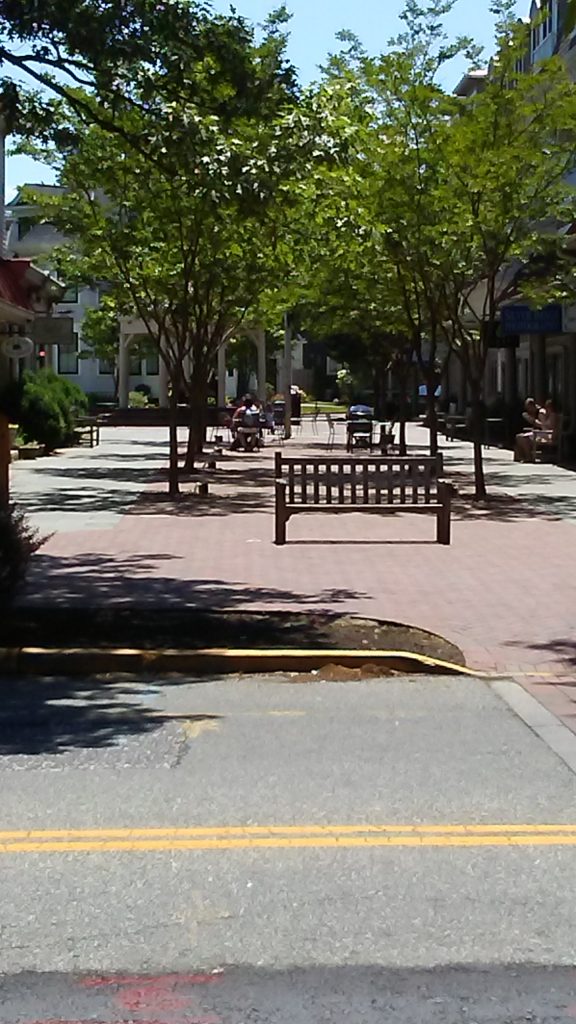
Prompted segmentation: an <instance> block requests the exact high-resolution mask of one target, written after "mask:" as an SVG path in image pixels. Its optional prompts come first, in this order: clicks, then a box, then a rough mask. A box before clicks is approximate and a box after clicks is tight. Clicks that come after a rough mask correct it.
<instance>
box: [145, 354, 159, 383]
mask: <svg viewBox="0 0 576 1024" xmlns="http://www.w3.org/2000/svg"><path fill="white" fill-rule="evenodd" d="M146 373H147V375H148V376H149V377H157V376H158V374H159V373H160V357H159V355H158V353H157V352H147V353H146Z"/></svg>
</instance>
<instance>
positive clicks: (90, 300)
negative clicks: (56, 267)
mask: <svg viewBox="0 0 576 1024" xmlns="http://www.w3.org/2000/svg"><path fill="white" fill-rule="evenodd" d="M24 189H26V190H27V189H33V190H34V191H35V192H37V193H40V194H45V195H55V194H58V193H59V192H61V191H62V188H61V186H58V185H25V186H23V187H22V189H21V190H20V191H19V192H18V193H17V195H16V196H15V198H14V199H12V200H11V202H9V203H8V204H7V206H6V228H7V250H8V253H9V255H11V256H17V257H24V258H27V259H34V260H41V261H42V263H44V264H45V265H50V255H51V253H52V252H53V251H54V249H55V248H56V247H57V246H59V245H63V244H64V243H65V241H66V239H65V238H64V237H63V236H62V235H61V234H60V233H59V232H58V231H57V230H56V228H55V227H54V225H53V224H50V223H49V222H48V221H44V220H42V219H41V218H40V215H39V211H38V207H37V206H36V205H34V204H31V203H29V202H27V201H26V200H25V199H24V198H23V192H24ZM99 303H100V289H99V288H98V287H81V288H78V287H77V286H76V285H71V286H70V287H69V288H68V289H67V290H66V292H65V294H64V297H63V299H62V301H61V302H59V303H57V305H56V306H55V307H54V314H53V315H54V317H55V318H58V317H60V318H62V317H66V318H69V319H71V321H72V324H71V328H72V329H71V331H68V332H67V337H68V340H66V341H60V342H59V343H58V344H54V345H47V346H45V348H46V352H47V357H48V358H49V360H50V364H51V366H52V369H53V370H54V371H55V372H56V373H58V374H60V375H62V376H65V377H67V378H69V379H70V380H73V381H74V382H75V383H76V384H78V385H79V386H80V387H81V388H82V390H83V391H85V392H86V393H87V394H92V395H94V396H98V397H99V398H100V399H101V400H103V401H112V400H113V399H114V394H115V390H116V382H115V377H114V367H113V365H111V364H110V363H109V362H106V361H104V360H101V359H94V358H92V357H91V356H87V355H85V356H82V352H86V346H85V345H84V343H83V338H82V325H83V322H84V317H85V315H86V311H87V310H88V309H94V308H97V307H98V305H99ZM37 340H38V342H39V343H40V344H41V343H42V338H41V335H40V334H37ZM129 373H130V377H129V389H130V390H132V391H133V390H134V389H135V388H136V387H137V386H138V385H139V384H145V385H147V386H148V387H149V388H150V393H151V395H152V396H153V397H154V398H157V397H158V386H159V365H158V355H157V354H155V353H153V352H151V353H150V354H149V355H147V356H146V357H144V358H141V357H140V356H136V355H131V356H130V361H129Z"/></svg>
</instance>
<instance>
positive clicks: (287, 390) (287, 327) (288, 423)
mask: <svg viewBox="0 0 576 1024" xmlns="http://www.w3.org/2000/svg"><path fill="white" fill-rule="evenodd" d="M291 388H292V324H291V321H290V314H289V313H285V314H284V437H286V438H290V437H292V390H291Z"/></svg>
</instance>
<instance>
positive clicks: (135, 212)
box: [46, 16, 321, 493]
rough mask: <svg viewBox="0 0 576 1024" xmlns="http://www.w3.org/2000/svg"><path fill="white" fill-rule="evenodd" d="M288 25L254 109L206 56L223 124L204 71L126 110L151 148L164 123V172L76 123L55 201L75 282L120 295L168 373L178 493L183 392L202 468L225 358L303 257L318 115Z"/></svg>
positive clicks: (261, 64)
mask: <svg viewBox="0 0 576 1024" xmlns="http://www.w3.org/2000/svg"><path fill="white" fill-rule="evenodd" d="M219 24H220V21H219V19H216V27H218V25H219ZM282 24H283V17H281V16H278V17H277V18H274V19H272V21H271V22H270V23H269V24H268V25H267V26H266V29H265V35H264V38H263V40H262V41H260V42H259V41H258V40H256V38H255V36H250V40H249V42H244V43H243V45H244V46H245V49H246V53H245V55H244V64H245V66H246V67H247V68H251V75H250V76H249V79H250V81H249V85H250V89H249V90H248V92H247V96H246V102H245V103H242V102H241V101H240V98H239V96H238V95H237V93H236V92H232V91H231V89H230V80H229V75H228V72H227V73H226V74H224V75H223V77H222V79H220V77H219V68H218V66H217V65H216V66H214V64H213V62H211V61H210V60H209V59H208V57H209V54H207V55H206V61H205V66H204V70H203V74H204V77H205V79H206V81H205V83H204V84H205V89H206V91H207V92H208V89H209V87H210V89H209V91H210V95H211V96H212V95H213V94H215V93H218V92H219V91H220V92H221V93H222V96H221V107H222V109H221V111H220V112H219V114H216V113H212V114H208V113H207V112H206V110H205V109H204V107H203V105H200V106H199V104H198V103H197V102H196V95H197V92H198V88H197V86H198V81H199V78H200V72H199V71H198V72H197V74H196V77H195V80H194V83H193V87H191V92H190V93H188V92H187V89H186V85H187V83H186V81H184V82H182V79H181V68H180V67H179V65H177V66H176V68H175V70H174V75H175V77H176V78H177V80H178V83H179V90H180V93H179V96H178V98H177V99H176V98H172V97H173V95H174V93H173V90H174V88H175V85H174V82H173V81H172V79H168V80H166V78H165V77H164V75H163V73H162V75H160V76H159V77H157V79H156V78H155V76H154V75H153V74H151V75H150V76H149V77H151V78H152V84H150V83H147V84H146V91H145V92H142V94H141V95H140V94H139V99H140V103H141V106H142V107H143V106H144V105H145V102H146V100H147V97H148V92H149V90H150V88H152V87H153V86H154V83H155V82H156V85H157V88H156V89H154V99H153V102H152V101H151V107H152V113H150V112H149V111H146V112H144V111H143V110H142V109H140V108H138V107H130V106H129V105H127V106H126V109H125V110H124V113H123V117H124V124H128V125H129V127H130V130H132V131H134V132H136V133H138V131H139V127H138V126H141V129H142V132H141V133H142V134H143V135H145V134H146V132H148V131H149V130H150V122H151V120H152V115H153V117H154V118H156V119H157V122H158V124H159V126H160V127H159V129H158V131H159V133H160V135H161V136H162V139H163V141H164V146H163V150H164V153H163V156H162V160H161V161H160V162H159V163H157V164H155V163H151V162H150V160H149V159H148V157H147V156H146V155H144V154H142V152H140V150H136V149H133V148H131V147H130V146H129V145H127V144H126V142H125V139H124V138H123V137H120V136H111V135H110V134H109V133H108V132H107V131H105V130H104V129H102V128H101V127H99V126H98V125H92V126H90V127H85V126H83V125H82V124H81V123H78V122H77V124H76V131H77V138H76V143H75V146H74V149H73V151H69V152H68V153H66V154H64V159H63V161H62V166H61V182H62V184H63V185H64V186H65V192H64V193H63V194H62V195H60V196H57V197H51V198H50V199H49V200H47V201H46V213H47V215H49V216H50V217H51V218H52V219H53V221H54V222H55V223H56V224H57V225H58V226H59V227H60V228H61V229H62V230H64V231H65V232H66V233H67V234H68V235H69V236H70V237H71V238H73V239H74V241H73V244H72V245H71V246H70V249H69V253H68V267H67V273H68V276H70V274H71V273H72V274H73V276H76V277H77V278H82V277H84V279H98V280H106V281H108V282H110V285H111V289H112V291H111V299H112V300H113V302H114V304H115V307H116V309H117V311H118V312H119V313H120V314H123V315H127V316H129V315H136V316H137V317H138V318H139V319H141V320H142V321H143V322H144V324H145V327H146V330H147V331H148V334H149V336H150V337H151V338H152V339H154V341H155V343H156V345H157V347H158V350H159V355H160V358H162V359H163V360H164V361H165V363H166V365H167V368H168V372H169V376H170V380H171V384H172V387H171V393H172V405H173V417H172V428H171V439H172V443H171V463H170V465H171V469H170V489H171V492H172V493H176V492H177V489H178V476H177V470H178V465H177V445H176V427H175V423H176V416H175V406H176V402H177V397H178V395H179V394H180V393H182V392H183V391H184V392H186V393H187V394H188V395H189V398H190V403H191V410H192V415H193V422H192V429H191V432H190V444H189V452H188V459H187V468H188V469H190V468H192V465H193V457H194V454H195V453H196V451H197V450H198V448H199V446H200V444H201V439H202V437H203V423H202V415H203V411H204V407H205V403H206V397H207V388H208V383H209V380H210V377H211V375H212V373H213V370H214V364H215V359H216V354H217V351H218V348H219V347H220V346H221V345H222V344H223V343H225V342H226V341H227V339H228V338H229V337H231V336H232V335H234V334H236V333H237V332H238V330H239V328H240V326H241V325H242V324H243V323H244V322H249V321H250V319H251V318H254V319H259V315H260V312H261V307H262V299H263V296H264V295H265V294H266V293H268V296H269V298H268V305H269V306H270V301H271V300H270V295H271V294H272V292H273V291H274V286H275V282H277V281H281V280H282V279H283V278H284V277H285V276H286V272H287V268H289V266H290V265H291V264H292V263H293V261H294V258H295V253H294V247H293V246H292V245H291V244H290V242H289V240H288V238H287V237H286V235H285V234H284V229H285V228H286V227H287V226H288V225H289V222H290V216H291V211H292V210H293V208H294V204H295V202H297V184H298V182H299V181H300V180H301V179H302V178H303V176H304V175H305V173H306V167H307V166H308V164H309V162H310V161H311V160H314V159H319V158H320V156H321V150H320V149H317V147H316V141H315V140H316V135H317V134H319V133H320V130H321V126H320V125H319V123H318V121H317V120H316V122H315V121H314V117H315V114H314V111H313V110H312V109H310V110H309V111H307V110H306V109H305V107H304V106H300V107H297V106H296V105H295V99H294V96H293V93H292V90H291V74H290V70H289V68H287V65H286V62H285V57H284V48H285V38H284V34H283V32H282V30H281V26H282ZM242 33H243V35H242V39H244V29H242ZM256 85H258V88H253V87H255V86H256ZM142 90H144V85H143V86H142ZM162 90H164V92H163V91H162ZM258 97H259V98H258ZM212 102H214V101H213V100H212ZM168 168H170V173H168V170H167V169H168ZM190 365H191V369H190V370H189V369H188V368H189V366H190Z"/></svg>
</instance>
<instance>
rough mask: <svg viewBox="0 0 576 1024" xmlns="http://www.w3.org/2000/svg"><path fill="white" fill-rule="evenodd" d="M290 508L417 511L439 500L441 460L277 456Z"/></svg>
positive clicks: (277, 469)
mask: <svg viewBox="0 0 576 1024" xmlns="http://www.w3.org/2000/svg"><path fill="white" fill-rule="evenodd" d="M275 458H276V463H275V468H276V478H277V479H278V480H285V481H286V492H287V493H286V501H287V502H288V504H289V505H307V504H310V505H332V504H334V505H395V504H397V505H417V504H428V503H430V502H433V501H435V500H436V495H437V487H436V483H437V480H438V478H439V477H441V476H442V472H443V459H442V455H438V456H430V455H407V456H388V455H382V456H380V455H379V456H375V457H366V458H358V457H349V458H343V457H341V456H335V457H334V458H330V456H326V457H325V456H322V457H317V456H310V457H309V458H306V457H304V456H283V455H282V452H276V453H275Z"/></svg>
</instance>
